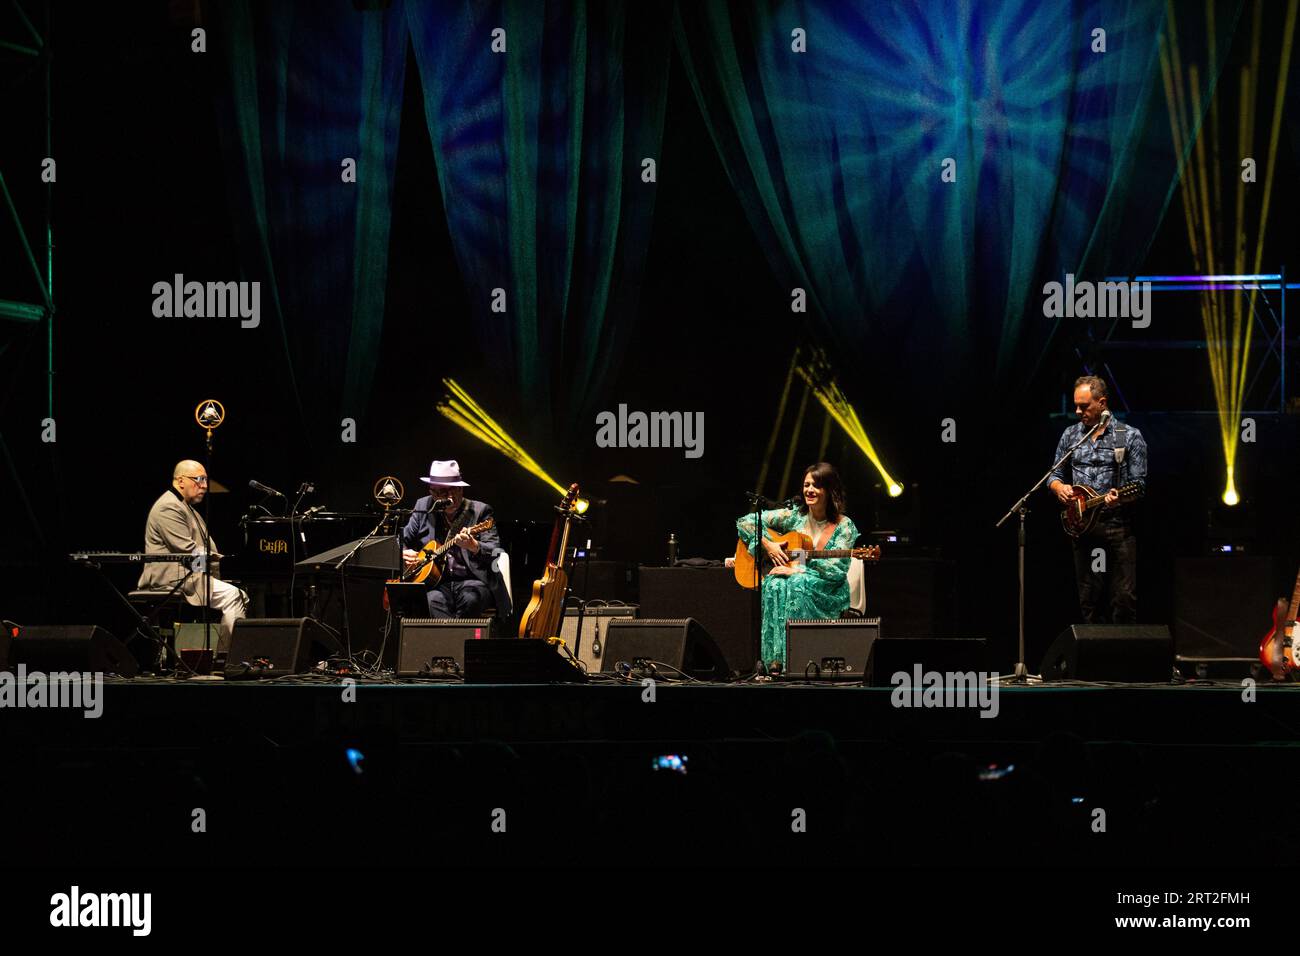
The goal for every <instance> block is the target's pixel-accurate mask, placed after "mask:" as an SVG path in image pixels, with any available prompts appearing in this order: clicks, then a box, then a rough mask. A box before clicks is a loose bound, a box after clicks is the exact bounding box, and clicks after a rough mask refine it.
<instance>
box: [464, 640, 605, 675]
mask: <svg viewBox="0 0 1300 956" xmlns="http://www.w3.org/2000/svg"><path fill="white" fill-rule="evenodd" d="M586 680H587V675H586V674H584V673H583V672H582V670H581V669H580V668H579V667H578V665H577V664H574V663H572V662H570V661H569V659H568V658H567V657H564V656H562V655H561V652H560V649H559V647H557V646H556V645H554V644H551V643H548V642H547V641H544V640H540V639H538V638H532V637H523V638H508V639H506V640H503V641H475V640H468V641H466V642H465V683H467V684H581V683H583V682H585V681H586Z"/></svg>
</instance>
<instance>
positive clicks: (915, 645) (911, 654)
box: [867, 625, 988, 687]
mask: <svg viewBox="0 0 1300 956" xmlns="http://www.w3.org/2000/svg"><path fill="white" fill-rule="evenodd" d="M891 627H892V625H891ZM918 665H919V666H920V668H921V670H922V671H923V672H930V671H934V672H936V673H940V674H951V673H963V674H968V673H971V672H976V673H978V672H980V671H985V672H987V670H988V641H986V640H985V639H984V638H982V637H911V638H898V637H882V638H880V639H878V640H875V641H872V643H871V655H870V656H869V657H868V658H867V681H868V682H869V683H870V684H871V686H872V687H891V686H894V685H893V683H892V679H893V676H894V675H895V674H898V673H905V674H907V675H908V676H909V678H910V677H911V675H912V674H913V672H914V671H915V670H916V668H917V666H918Z"/></svg>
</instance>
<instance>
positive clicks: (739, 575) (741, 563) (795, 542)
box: [735, 531, 880, 590]
mask: <svg viewBox="0 0 1300 956" xmlns="http://www.w3.org/2000/svg"><path fill="white" fill-rule="evenodd" d="M767 540H769V541H771V542H772V543H773V544H777V545H780V547H781V550H782V551H784V552H785V555H786V557H787V558H789V559H790V563H791V564H795V565H797V564H800V563H802V562H804V561H816V560H819V559H822V558H858V559H860V560H862V561H879V560H880V545H878V544H873V545H871V546H870V547H866V548H832V549H831V550H829V551H827V550H817V549H816V548H814V547H813V541H812V538H810V537H808V535H806V534H804V533H803V532H801V531H789V532H787V533H785V534H782V535H772V536H770V537H769V538H768V539H767ZM760 547H761V545H760ZM772 566H773V565H772V560H771V559H770V558H769V557H768V556H767V552H766V551H764V552H763V560H762V562H761V563H760V564H759V572H760V575H761V577H766V576H767V574H768V572H770V571H771V570H772ZM735 570H736V583H737V584H739V585H740V586H741V587H742V588H749V589H751V590H752V589H753V588H755V587H757V586H758V582H759V580H760V578H756V577H755V575H754V556H753V555H752V554H750V553H749V548H747V547H745V542H744V541H737V542H736V569H735Z"/></svg>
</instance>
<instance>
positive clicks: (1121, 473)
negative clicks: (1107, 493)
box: [1115, 420, 1128, 488]
mask: <svg viewBox="0 0 1300 956" xmlns="http://www.w3.org/2000/svg"><path fill="white" fill-rule="evenodd" d="M1127 451H1128V426H1127V425H1125V424H1124V423H1123V422H1121V421H1118V420H1117V421H1116V422H1115V470H1116V472H1117V473H1118V479H1119V483H1118V484H1117V485H1116V486H1115V487H1117V488H1123V487H1124V485H1125V484H1127V483H1128V469H1127V468H1126V467H1125V465H1124V459H1125V457H1126V455H1125V452H1127Z"/></svg>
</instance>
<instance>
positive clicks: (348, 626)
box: [323, 512, 401, 661]
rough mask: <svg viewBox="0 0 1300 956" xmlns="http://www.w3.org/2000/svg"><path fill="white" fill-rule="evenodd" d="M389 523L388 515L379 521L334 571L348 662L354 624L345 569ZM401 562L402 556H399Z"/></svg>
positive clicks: (341, 560)
mask: <svg viewBox="0 0 1300 956" xmlns="http://www.w3.org/2000/svg"><path fill="white" fill-rule="evenodd" d="M387 522H388V513H387V512H385V513H384V515H383V516H382V517H381V518H380V519H379V523H378V524H377V525H375V526H374V527H373V528H371V529H370V533H369V534H368V535H366V536H365V537H364V538H362V539H361V540H360V541H358V542H357V543H356V544H354V545H353V546H352V550H351V551H349V552H348V553H347V554H345V555H343V557H342V558H340V559H339V562H338V564H336V565H334V570H335V571H337V572H338V573H339V589H340V590H341V591H342V592H343V643H344V647H346V648H347V655H348V660H349V661H350V660H352V622H351V621H350V620H348V618H349V617H350V616H351V615H349V613H348V580H347V572H346V570H345V567H346V565H347V563H348V562H349V561H351V560H352V556H353V555H354V554H356V553H357V552H358V551H360V550H361V546H362V545H363V544H365V543H366V542H367V541H369V540H370V539H371V538H373V537H374V536H375V535H377V534H378V533H379V530H380V529H381V528H382V527H383V526H384V525H385V524H386V523H387ZM398 559H399V561H400V559H401V555H400V554H399V555H398ZM323 626H324V627H325V629H326V630H331V631H332V630H333V628H331V627H329V626H328V625H324V624H323ZM336 636H337V635H336Z"/></svg>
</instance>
